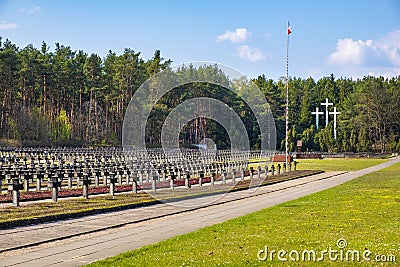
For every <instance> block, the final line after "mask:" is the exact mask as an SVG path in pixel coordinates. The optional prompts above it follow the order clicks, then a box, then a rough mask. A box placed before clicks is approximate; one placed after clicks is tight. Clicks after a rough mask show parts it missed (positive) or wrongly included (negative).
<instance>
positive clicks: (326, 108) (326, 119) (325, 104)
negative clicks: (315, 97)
mask: <svg viewBox="0 0 400 267" xmlns="http://www.w3.org/2000/svg"><path fill="white" fill-rule="evenodd" d="M321 105H322V106H325V127H327V126H328V115H329V111H328V107H329V106H333V103H329V101H328V98H325V103H321Z"/></svg>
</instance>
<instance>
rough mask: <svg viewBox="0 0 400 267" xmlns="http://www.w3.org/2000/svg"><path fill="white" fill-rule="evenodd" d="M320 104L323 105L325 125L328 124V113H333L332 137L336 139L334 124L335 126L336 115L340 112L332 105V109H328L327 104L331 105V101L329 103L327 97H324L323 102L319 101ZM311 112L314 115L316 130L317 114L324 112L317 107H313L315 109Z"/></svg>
mask: <svg viewBox="0 0 400 267" xmlns="http://www.w3.org/2000/svg"><path fill="white" fill-rule="evenodd" d="M321 105H322V106H325V127H327V126H328V123H329V115H333V138H334V139H335V141H336V126H337V115H339V114H340V112H338V111H337V109H336V107H333V111H329V106H333V103H330V102H329V100H328V98H325V102H323V103H321ZM311 114H313V115H315V123H316V127H317V130H318V126H319V115H323V114H324V112H322V111H319V107H316V108H315V111H312V112H311Z"/></svg>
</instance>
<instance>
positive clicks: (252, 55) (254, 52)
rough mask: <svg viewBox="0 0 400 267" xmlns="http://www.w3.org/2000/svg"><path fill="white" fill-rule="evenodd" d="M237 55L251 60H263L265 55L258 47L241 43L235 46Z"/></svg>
mask: <svg viewBox="0 0 400 267" xmlns="http://www.w3.org/2000/svg"><path fill="white" fill-rule="evenodd" d="M236 51H237V52H238V54H239V57H240V58H242V59H244V60H248V61H251V62H256V61H260V60H265V59H266V58H267V56H266V55H265V54H264V53H263V52H262V51H261V50H260V49H258V48H250V46H248V45H241V46H239V47H237V48H236Z"/></svg>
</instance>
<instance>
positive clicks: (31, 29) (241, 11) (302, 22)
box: [0, 0, 400, 80]
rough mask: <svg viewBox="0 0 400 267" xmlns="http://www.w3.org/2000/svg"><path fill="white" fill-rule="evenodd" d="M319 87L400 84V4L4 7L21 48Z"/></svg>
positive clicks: (38, 3)
mask: <svg viewBox="0 0 400 267" xmlns="http://www.w3.org/2000/svg"><path fill="white" fill-rule="evenodd" d="M288 20H289V21H290V25H291V29H292V34H291V35H290V52H289V54H290V61H289V74H290V76H296V77H301V78H307V77H310V76H311V77H313V78H315V79H318V78H320V77H322V76H328V75H330V74H331V73H333V74H334V75H335V76H336V77H340V76H343V77H353V78H358V77H363V76H364V75H384V76H386V77H392V76H397V75H400V1H399V0H392V1H386V0H381V1H368V0H364V1H361V0H360V1H357V0H347V1H340V0H339V1H338V0H337V1H315V0H310V1H290V0H288V1H261V0H260V1H216V0H214V1H209V0H203V1H189V0H186V1H183V0H182V1H174V0H171V1H155V0H153V1H118V0H114V1H76V0H69V1H52V0H48V1H44V0H26V1H25V0H13V1H7V0H0V36H1V37H2V38H3V39H5V38H8V39H10V40H11V41H12V42H13V43H15V44H16V45H17V46H19V47H20V48H23V47H25V46H26V45H28V44H33V45H34V46H35V47H37V48H39V47H40V45H41V43H42V41H45V42H46V43H47V44H48V45H50V47H51V48H52V49H54V43H56V42H59V43H60V44H63V45H68V46H71V48H72V49H73V50H84V51H85V52H87V53H97V54H98V55H100V56H101V57H105V56H106V55H107V52H108V50H110V49H111V50H112V51H114V52H116V53H118V54H120V53H122V52H123V50H124V48H131V49H133V50H135V51H136V52H141V53H142V57H143V58H145V59H147V58H151V57H152V55H153V53H154V50H156V49H160V50H161V54H162V56H163V57H164V58H168V59H172V60H173V62H174V64H180V63H184V62H190V61H213V62H219V63H223V64H226V65H229V66H230V67H233V68H235V69H237V70H239V71H240V72H242V73H244V74H246V75H248V76H249V77H256V76H258V75H260V74H265V75H266V76H267V77H269V78H272V79H274V80H277V79H278V78H279V77H280V76H284V75H285V73H286V32H287V21H288Z"/></svg>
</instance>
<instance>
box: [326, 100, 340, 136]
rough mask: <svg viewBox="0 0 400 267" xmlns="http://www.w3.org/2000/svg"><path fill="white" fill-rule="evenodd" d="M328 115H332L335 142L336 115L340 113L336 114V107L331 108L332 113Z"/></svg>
mask: <svg viewBox="0 0 400 267" xmlns="http://www.w3.org/2000/svg"><path fill="white" fill-rule="evenodd" d="M329 114H331V115H333V138H334V139H335V141H336V115H339V114H340V112H337V111H336V107H333V112H329Z"/></svg>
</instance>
